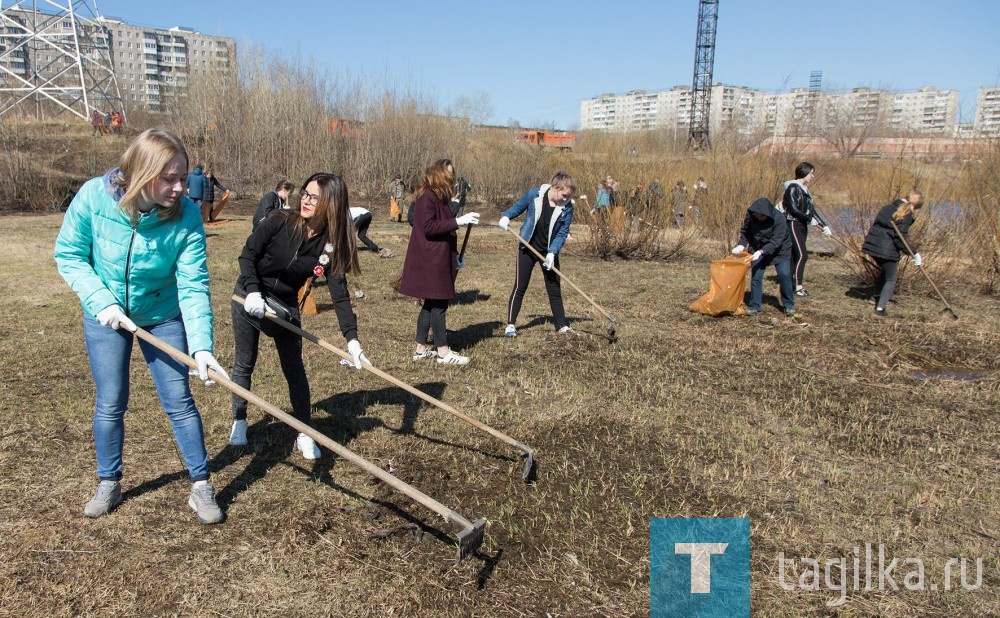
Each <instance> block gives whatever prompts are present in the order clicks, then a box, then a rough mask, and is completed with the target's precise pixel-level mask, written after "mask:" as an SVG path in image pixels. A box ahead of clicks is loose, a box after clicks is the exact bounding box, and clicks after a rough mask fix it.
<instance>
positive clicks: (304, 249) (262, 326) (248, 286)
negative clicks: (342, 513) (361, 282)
mask: <svg viewBox="0 0 1000 618" xmlns="http://www.w3.org/2000/svg"><path fill="white" fill-rule="evenodd" d="M299 194H300V195H301V203H300V205H299V210H298V211H294V210H293V211H283V210H278V211H275V212H272V213H270V214H269V215H267V216H266V217H265V218H264V220H263V221H262V222H260V223H259V224H258V225H257V227H256V228H255V229H254V231H253V233H251V234H250V237H249V238H247V242H246V245H245V246H244V247H243V252H242V253H240V258H239V265H240V276H239V279H237V280H236V289H235V290H234V291H233V293H234V294H236V295H237V296H244V297H245V300H244V302H243V304H240V303H238V302H236V301H235V300H234V301H233V302H232V316H233V339H234V341H235V344H236V354H235V359H234V361H233V371H232V379H233V382H235V383H236V384H239V385H240V386H242V387H243V388H245V389H247V390H249V389H250V377H251V375H252V374H253V370H254V366H255V365H256V364H257V351H258V344H259V342H260V334H261V333H264V334H265V335H267V336H268V337H271V338H272V339H273V340H274V347H275V349H276V350H277V351H278V359H279V361H280V362H281V371H282V373H283V374H284V375H285V380H286V381H287V382H288V396H289V398H290V399H291V403H292V416H294V417H295V418H296V419H298V420H300V421H302V422H303V423H308V422H309V417H310V412H311V409H312V401H311V399H310V395H309V381H308V380H307V379H306V370H305V366H304V365H303V363H302V337H300V336H299V335H297V334H295V333H293V332H291V331H290V330H287V329H285V328H282V327H281V326H279V325H277V324H274V323H272V322H270V321H269V320H268V319H267V318H266V317H264V313H265V311H266V310H267V308H268V306H272V307H274V306H276V307H277V309H276V310H275V311H276V313H278V314H279V316H280V315H281V314H282V313H283V312H284V311H287V312H288V316H287V317H285V316H282V317H285V319H286V320H287V321H289V322H291V323H292V324H295V325H296V326H300V325H301V323H302V322H301V317H300V315H299V311H298V307H297V305H298V292H299V289H301V288H302V287H303V286H304V285H305V283H306V282H307V281H309V280H310V278H312V280H313V281H315V278H316V277H318V276H321V275H326V281H327V286H328V287H329V288H330V298H332V299H333V307H334V311H336V313H337V321H338V322H339V323H340V331H341V333H343V335H344V338H345V339H346V340H347V342H348V343H347V350H348V351H349V352H350V353H351V355H352V356H353V357H354V364H355V366H356V367H357V368H358V369H361V363H362V362H367V361H368V359H367V358H365V356H364V354H363V353H362V350H361V343H360V342H359V341H358V326H357V319H356V318H355V316H354V310H353V309H352V308H351V298H350V294H349V292H348V290H347V273H348V272H351V273H357V272H359V268H358V255H357V250H356V246H355V242H354V224H353V223H352V222H351V216H350V209H349V207H348V203H347V186H346V185H345V184H344V181H343V180H342V179H341V178H340V177H339V176H335V175H333V174H326V173H319V174H313V175H312V176H310V177H309V178H308V179H307V180H306V181H305V182H304V183H303V184H302V190H301V191H300V192H299ZM275 301H277V302H275ZM232 400H233V419H234V422H233V430H232V433H231V434H230V436H229V443H230V444H233V445H236V446H241V445H244V444H246V443H247V420H246V419H247V402H246V400H245V399H243V398H242V397H239V396H238V395H235V394H234V395H233V397H232ZM295 448H296V450H298V451H300V452H301V453H302V456H303V457H305V458H306V459H318V458H319V456H320V452H319V447H318V446H316V442H315V441H314V440H313V439H312V438H310V437H309V436H307V435H305V434H303V433H300V434H299V435H298V438H297V439H296V440H295Z"/></svg>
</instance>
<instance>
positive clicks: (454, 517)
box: [135, 328, 474, 529]
mask: <svg viewBox="0 0 1000 618" xmlns="http://www.w3.org/2000/svg"><path fill="white" fill-rule="evenodd" d="M135 335H136V336H137V337H139V338H140V339H142V340H143V341H146V342H148V343H150V344H152V345H153V346H154V347H156V348H157V349H158V350H160V351H162V352H164V353H165V354H167V355H168V356H170V357H171V358H173V359H174V360H176V361H178V362H181V363H184V364H185V365H187V366H188V367H190V368H191V369H198V362H197V361H195V360H194V359H193V358H191V357H190V356H188V355H187V354H184V353H183V352H181V351H180V350H178V349H177V348H175V347H173V346H172V345H170V344H169V343H167V342H165V341H163V340H162V339H160V338H158V337H156V336H155V335H153V334H151V333H149V332H148V331H145V330H143V329H141V328H137V329H136V331H135ZM208 375H209V377H210V378H211V379H213V380H215V381H216V382H217V383H219V384H221V385H222V386H223V387H225V388H226V389H227V390H228V391H230V392H232V393H234V394H236V395H239V396H240V397H242V398H244V399H246V400H247V401H249V402H250V403H252V404H254V405H255V406H257V407H258V408H260V409H262V410H264V411H265V412H267V413H268V414H270V415H271V416H273V417H275V418H277V419H278V420H280V421H281V422H283V423H285V424H286V425H288V426H290V427H292V428H293V429H297V430H298V431H299V432H301V433H304V434H306V435H307V436H309V437H310V438H312V439H313V440H315V441H316V442H319V443H320V444H322V445H323V446H325V447H326V448H328V449H330V450H331V451H333V452H334V453H336V454H337V455H339V456H340V457H342V458H344V459H346V460H347V461H349V462H351V463H352V464H354V465H356V466H358V467H359V468H361V469H362V470H364V471H365V472H367V473H369V474H371V475H372V476H375V477H376V478H378V479H379V480H380V481H382V482H383V483H385V484H386V485H389V486H390V487H392V488H393V489H395V490H396V491H398V492H400V493H402V494H404V495H406V496H409V497H410V498H413V499H414V500H416V501H417V502H419V503H420V504H422V505H424V506H425V507H427V508H429V509H430V510H432V511H434V512H435V513H437V514H439V515H441V516H442V517H444V518H445V520H447V521H455V522H457V523H459V524H461V525H462V526H463V527H464V528H466V529H472V528H473V527H474V526H473V524H472V522H470V521H469V520H468V519H466V518H465V517H462V515H461V514H459V513H457V512H455V511H453V510H452V509H449V508H448V507H446V506H445V505H443V504H441V503H440V502H438V501H437V500H435V499H434V498H431V497H430V496H428V495H427V494H425V493H423V492H421V491H420V490H419V489H417V488H416V487H413V486H412V485H409V484H407V483H404V482H403V481H401V480H399V479H398V478H396V477H395V476H393V475H391V474H389V473H388V472H386V471H385V470H383V469H382V468H380V467H378V466H376V465H375V464H373V463H371V462H370V461H368V460H367V459H365V458H364V457H361V456H360V455H358V454H356V453H355V452H354V451H352V450H350V449H349V448H347V447H346V446H344V445H342V444H340V443H339V442H334V441H333V440H331V439H330V438H328V437H326V436H325V435H323V434H322V433H320V432H318V431H316V430H315V429H313V428H312V427H310V426H309V425H306V424H305V423H303V422H302V421H300V420H298V419H297V418H295V417H294V416H292V415H291V414H288V413H287V412H285V411H283V410H281V409H279V408H278V407H276V406H274V405H271V404H270V403H268V402H267V401H264V400H263V399H261V398H260V397H258V396H257V395H254V394H253V393H251V392H250V391H248V390H247V389H245V388H243V387H242V386H240V385H238V384H236V383H235V382H233V381H232V380H230V379H229V378H227V377H225V376H223V375H220V374H219V373H218V372H217V371H214V370H212V369H209V374H208Z"/></svg>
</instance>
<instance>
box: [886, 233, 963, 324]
mask: <svg viewBox="0 0 1000 618" xmlns="http://www.w3.org/2000/svg"><path fill="white" fill-rule="evenodd" d="M889 223H891V224H892V229H894V230H896V236H899V239H900V240H901V241H903V246H904V247H906V252H907V253H909V254H910V257H911V258H912V257H913V256H914V255H916V254H915V253H914V252H913V249H912V248H910V243H908V242H906V237H905V236H903V234H902V232H900V231H899V228H898V227H896V222H895V221H893V220H892V217H889ZM917 270H919V271H920V272H922V273H924V277H926V278H927V283H929V284H931V287H932V288H934V292H935V293H936V294H937V295H938V298H940V299H941V302H943V303H944V307H945V309H947V310H948V312H949V313H951V315H953V316H954V317H955V319H956V320H957V319H958V314H957V313H955V310H954V309H952V308H951V305H949V304H948V300H947V299H946V298H945V297H944V294H942V293H941V290H939V289H938V286H936V285H934V280H933V279H931V276H930V275H928V274H927V271H926V270H924V267H923V266H917Z"/></svg>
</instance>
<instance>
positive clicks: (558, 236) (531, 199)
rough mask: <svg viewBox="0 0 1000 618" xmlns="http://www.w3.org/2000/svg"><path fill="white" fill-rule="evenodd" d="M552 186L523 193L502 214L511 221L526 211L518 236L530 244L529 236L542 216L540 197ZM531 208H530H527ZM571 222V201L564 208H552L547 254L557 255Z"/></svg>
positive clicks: (543, 186)
mask: <svg viewBox="0 0 1000 618" xmlns="http://www.w3.org/2000/svg"><path fill="white" fill-rule="evenodd" d="M551 186H552V185H542V186H541V187H538V188H537V189H531V190H529V191H528V192H527V193H525V194H524V195H523V196H522V197H521V199H519V200H517V201H516V202H514V205H513V206H511V207H510V208H508V209H507V210H505V211H504V212H503V216H505V217H507V218H508V219H513V218H514V217H516V216H518V215H519V214H521V213H522V212H525V211H527V212H528V214H526V215H525V216H524V223H523V224H522V225H521V229H520V231H518V235H519V236H520V237H521V238H523V239H524V240H525V241H527V242H531V236H532V235H533V234H534V233H535V222H536V221H538V217H539V216H541V214H542V201H543V200H542V196H543V195H545V192H546V191H548V190H549V187H551ZM529 206H531V208H529ZM572 221H573V200H570V201H569V202H568V203H567V204H566V205H565V206H554V210H553V211H552V220H551V221H549V236H548V245H549V249H548V253H552V254H555V255H559V250H560V249H562V246H563V244H564V243H565V242H566V237H567V236H568V235H569V224H570V223H572Z"/></svg>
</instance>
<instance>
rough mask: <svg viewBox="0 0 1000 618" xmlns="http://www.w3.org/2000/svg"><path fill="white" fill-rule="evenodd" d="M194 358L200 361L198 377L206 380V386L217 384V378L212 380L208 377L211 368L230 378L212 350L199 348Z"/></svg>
mask: <svg viewBox="0 0 1000 618" xmlns="http://www.w3.org/2000/svg"><path fill="white" fill-rule="evenodd" d="M194 360H195V361H197V362H198V378H199V379H200V380H203V381H204V382H205V386H211V385H213V384H215V380H210V379H209V378H208V370H209V369H211V370H212V371H214V372H215V373H217V374H219V375H220V376H222V377H224V378H225V379H227V380H228V379H229V374H228V373H226V370H225V369H223V368H222V365H220V364H219V361H217V360H215V356H213V355H212V353H211V352H209V351H207V350H199V351H197V352H195V353H194Z"/></svg>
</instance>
